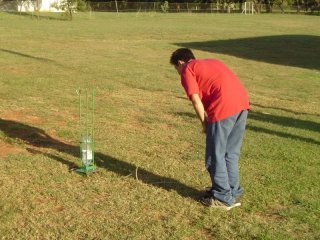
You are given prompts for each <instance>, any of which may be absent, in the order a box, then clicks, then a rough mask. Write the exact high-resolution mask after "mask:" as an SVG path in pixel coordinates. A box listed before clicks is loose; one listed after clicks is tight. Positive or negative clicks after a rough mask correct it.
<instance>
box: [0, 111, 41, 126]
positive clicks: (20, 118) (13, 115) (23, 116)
mask: <svg viewBox="0 0 320 240" xmlns="http://www.w3.org/2000/svg"><path fill="white" fill-rule="evenodd" d="M1 117H2V118H3V119H8V120H12V121H17V122H25V123H32V124H34V123H41V122H42V120H41V119H40V118H39V117H37V116H33V115H30V114H27V113H25V112H24V111H7V112H4V113H2V114H1Z"/></svg>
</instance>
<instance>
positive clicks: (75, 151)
mask: <svg viewBox="0 0 320 240" xmlns="http://www.w3.org/2000/svg"><path fill="white" fill-rule="evenodd" d="M0 130H1V131H2V132H3V133H4V134H5V135H6V136H7V137H9V138H11V139H18V140H20V141H23V142H24V143H25V144H27V145H28V147H27V150H28V151H29V152H31V153H33V154H43V155H45V156H46V157H49V158H50V159H54V160H56V161H59V162H61V163H63V164H65V165H67V166H68V167H69V168H70V169H71V168H74V167H76V166H75V164H74V163H73V162H70V161H68V160H66V159H63V158H62V157H60V156H57V155H54V154H52V153H49V152H48V151H46V149H47V150H48V149H53V150H56V151H59V152H62V153H66V154H69V155H71V156H74V157H78V156H79V151H80V149H79V147H78V146H74V145H72V144H69V143H64V142H62V141H60V140H58V139H55V138H53V137H51V136H50V135H48V134H47V133H46V132H45V131H44V130H42V129H40V128H37V127H32V126H29V125H26V124H24V123H21V122H16V121H12V120H6V119H1V118H0ZM95 163H96V165H97V166H98V167H100V168H105V169H107V170H108V171H112V172H114V173H117V174H119V175H121V176H130V177H132V178H136V179H138V180H140V181H141V182H143V183H146V184H149V185H152V186H155V187H159V188H162V189H164V190H167V191H171V190H174V191H176V192H177V193H178V194H179V195H181V196H183V197H187V198H193V199H194V200H198V199H199V196H200V194H201V191H199V190H197V189H194V188H192V187H189V186H187V185H185V184H183V183H181V182H179V181H178V180H176V179H173V178H168V177H163V176H160V175H157V174H155V173H152V172H150V171H147V170H145V169H143V168H142V167H139V168H138V167H137V166H136V165H133V164H130V163H127V162H125V161H123V160H119V159H117V158H114V157H111V156H108V155H106V154H103V153H100V152H95Z"/></svg>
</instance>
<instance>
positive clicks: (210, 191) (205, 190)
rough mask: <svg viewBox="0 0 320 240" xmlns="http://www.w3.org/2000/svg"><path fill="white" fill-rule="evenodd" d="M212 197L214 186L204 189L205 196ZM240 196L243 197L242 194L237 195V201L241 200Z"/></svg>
mask: <svg viewBox="0 0 320 240" xmlns="http://www.w3.org/2000/svg"><path fill="white" fill-rule="evenodd" d="M210 197H212V187H206V188H205V189H204V194H203V198H210ZM240 197H241V195H240V196H237V197H235V201H236V203H237V202H240Z"/></svg>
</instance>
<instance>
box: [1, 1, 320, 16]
mask: <svg viewBox="0 0 320 240" xmlns="http://www.w3.org/2000/svg"><path fill="white" fill-rule="evenodd" d="M36 1H37V0H25V1H24V0H4V1H1V0H0V11H19V10H20V8H19V6H21V5H22V4H25V3H24V2H28V3H31V2H36ZM247 3H250V4H249V6H250V8H249V9H248V7H247V6H248V5H246V3H232V2H230V3H226V2H225V1H223V0H222V1H221V3H220V1H219V0H217V2H215V3H168V2H127V1H108V2H90V1H88V2H87V4H88V9H89V10H90V11H96V12H169V13H179V12H187V13H245V14H247V13H248V14H254V13H314V12H315V13H316V14H319V12H320V8H317V9H311V8H307V7H304V6H297V5H289V4H278V5H275V4H274V5H272V6H271V5H267V4H261V3H253V2H247ZM29 5H30V4H29ZM31 5H32V4H31ZM50 9H51V8H50ZM50 9H49V10H48V11H50Z"/></svg>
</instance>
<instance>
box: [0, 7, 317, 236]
mask: <svg viewBox="0 0 320 240" xmlns="http://www.w3.org/2000/svg"><path fill="white" fill-rule="evenodd" d="M319 25H320V18H318V17H312V16H300V15H255V16H244V15H236V14H231V15H225V14H212V15H211V14H159V13H138V14H137V13H131V14H120V16H119V17H117V15H116V14H114V13H92V14H91V15H90V14H89V13H86V14H77V15H76V16H75V19H74V21H61V20H60V16H59V15H42V16H40V18H39V19H37V18H31V17H30V16H19V15H16V14H9V13H0V72H1V75H0V100H1V105H0V114H1V118H0V130H1V132H0V144H1V153H0V163H1V167H0V176H1V177H0V192H1V197H0V220H1V221H0V233H1V234H0V235H1V237H2V239H319V237H320V226H319V218H320V201H319V196H320V188H319V182H320V177H319V176H320V170H319V169H320V162H319V155H320V148H319V145H320V135H319V131H320V120H319V117H320V109H319V104H320V100H319V99H320V91H319V89H320V60H319V55H320V49H319V46H320V40H319V39H320V30H319V27H318V26H319ZM181 46H188V47H191V48H192V49H193V50H194V52H195V55H196V57H198V58H207V57H212V58H219V59H221V60H223V61H224V62H225V63H227V64H228V65H229V66H230V68H231V69H233V70H234V71H235V72H236V74H237V75H238V76H239V77H240V78H241V79H242V81H243V83H244V85H245V86H246V88H247V89H248V91H249V94H250V100H251V103H252V111H251V113H250V116H249V119H248V126H247V131H246V135H245V139H244V144H243V147H242V155H241V161H240V168H241V170H240V171H241V183H242V185H243V187H244V188H245V191H246V193H245V195H244V197H243V198H242V205H243V206H242V207H241V208H239V209H235V210H233V211H230V212H222V211H219V210H213V209H208V208H205V207H203V206H202V205H201V204H200V203H199V202H198V201H197V199H198V198H199V196H200V195H201V192H202V190H203V188H204V187H206V186H208V185H209V177H208V176H207V173H206V171H205V169H204V160H203V158H204V136H203V134H201V131H200V130H201V127H200V125H199V121H198V120H197V118H196V115H195V114H194V112H193V108H192V106H191V105H190V102H188V101H187V100H186V98H185V94H184V92H183V89H182V88H181V86H180V82H179V77H178V75H177V74H176V72H175V70H174V69H173V68H172V67H171V66H170V65H169V57H170V54H171V52H172V51H174V50H175V49H176V48H178V47H181ZM78 87H81V88H85V87H88V88H92V87H94V88H95V89H96V139H95V140H96V160H97V166H98V172H97V173H94V174H92V175H90V176H89V177H83V176H80V175H78V174H76V173H74V172H72V171H69V169H70V168H72V167H74V166H76V165H77V164H78V147H77V145H78V140H79V139H78V132H77V131H78V129H77V121H78V117H77V114H78V103H77V95H76V89H77V88H78ZM136 172H137V175H136Z"/></svg>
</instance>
